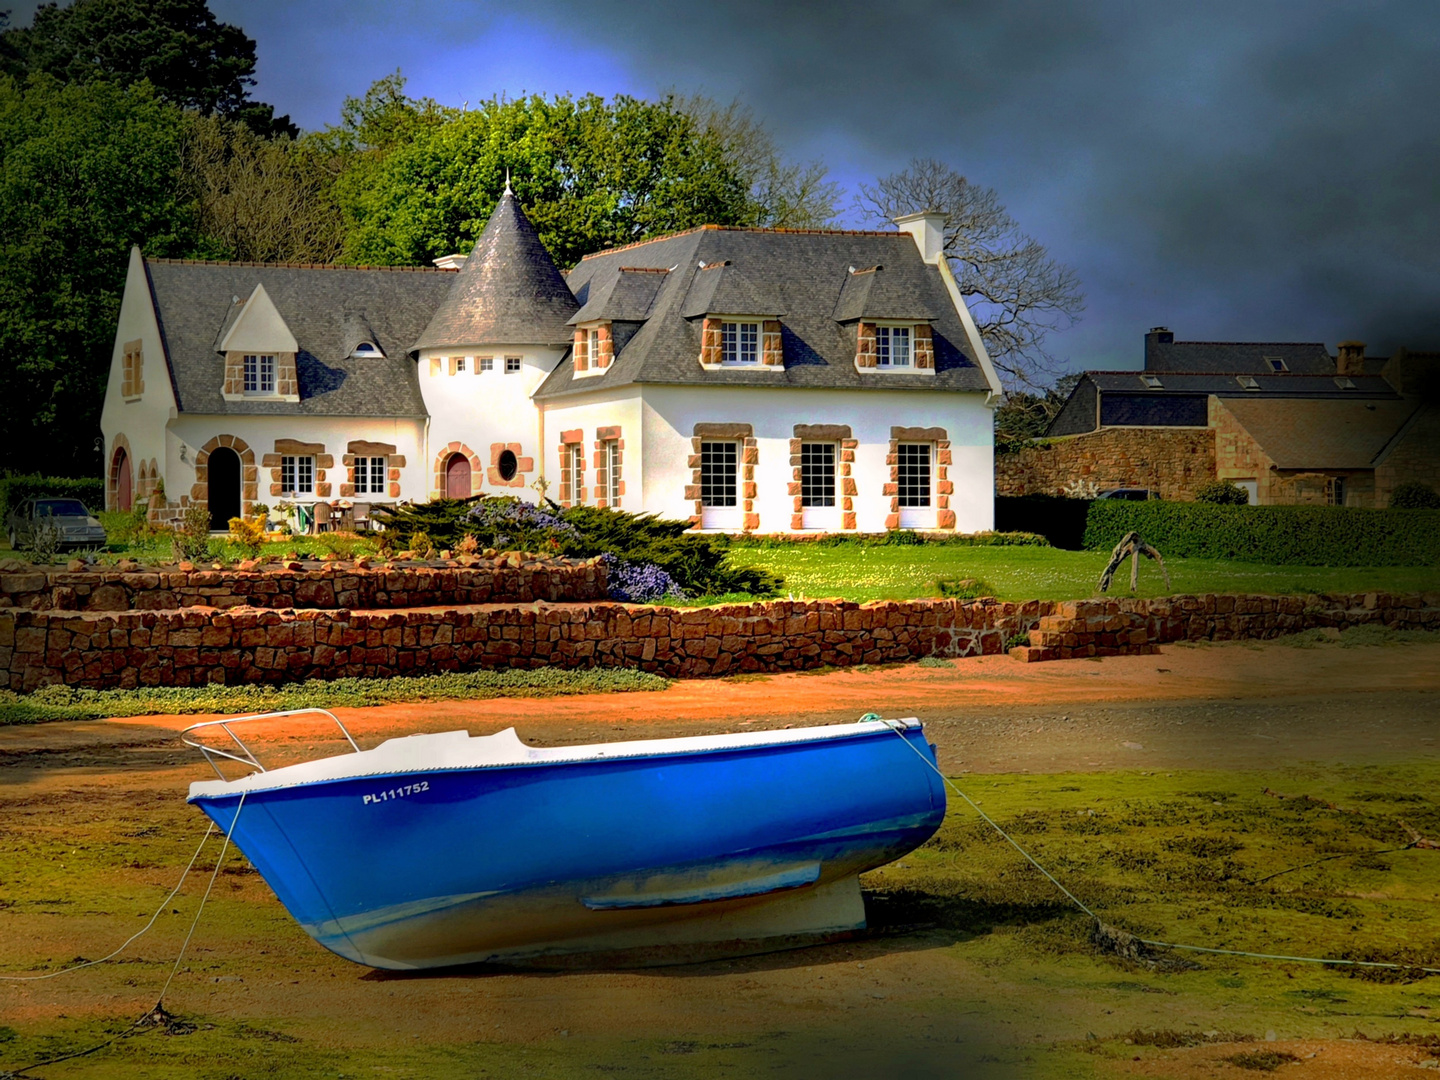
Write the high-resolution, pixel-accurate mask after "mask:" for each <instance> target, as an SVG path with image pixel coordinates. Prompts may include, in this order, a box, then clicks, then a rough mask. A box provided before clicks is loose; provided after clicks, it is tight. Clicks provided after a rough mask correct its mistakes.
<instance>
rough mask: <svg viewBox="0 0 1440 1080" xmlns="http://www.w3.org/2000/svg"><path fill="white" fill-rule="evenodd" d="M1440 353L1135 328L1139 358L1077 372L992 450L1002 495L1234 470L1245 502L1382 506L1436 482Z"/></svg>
mask: <svg viewBox="0 0 1440 1080" xmlns="http://www.w3.org/2000/svg"><path fill="white" fill-rule="evenodd" d="M1437 373H1440V354H1435V353H1412V352H1409V351H1407V350H1404V349H1402V350H1400V351H1399V352H1397V353H1396V354H1395V355H1394V356H1391V357H1367V356H1366V355H1365V346H1364V345H1363V344H1361V343H1360V342H1355V341H1346V342H1341V343H1340V346H1339V348H1338V351H1337V354H1336V355H1334V356H1332V355H1331V354H1330V352H1329V351H1328V350H1327V349H1326V347H1325V346H1324V345H1323V344H1310V343H1307V344H1293V343H1275V342H1212V341H1176V340H1175V335H1174V334H1173V333H1172V332H1171V331H1170V330H1168V329H1166V328H1165V327H1156V328H1155V329H1153V330H1151V331H1150V332H1149V333H1148V334H1146V335H1145V366H1144V368H1143V369H1142V370H1140V371H1133V370H1132V371H1086V372H1084V373H1082V375H1081V377H1080V380H1079V382H1078V383H1077V384H1076V386H1075V388H1074V390H1073V391H1072V392H1071V394H1070V396H1069V398H1067V399H1066V401H1065V404H1064V406H1063V407H1062V408H1061V410H1060V412H1059V413H1058V414H1057V415H1056V416H1055V418H1054V420H1053V421H1052V422H1051V424H1050V427H1049V430H1048V431H1047V432H1046V438H1045V439H1044V440H1042V441H1041V442H1040V443H1039V444H1038V445H1035V446H1031V447H1027V448H1025V449H1023V450H1021V451H1020V452H1019V453H1016V454H1009V455H1003V456H1002V457H1000V458H999V459H998V461H997V475H996V489H997V493H998V494H1001V495H1027V494H1047V495H1059V494H1066V493H1067V492H1074V491H1076V490H1077V488H1078V486H1080V485H1085V486H1093V487H1095V488H1098V490H1100V491H1104V490H1106V489H1111V488H1148V489H1149V490H1151V491H1152V492H1154V493H1155V494H1157V495H1158V496H1159V497H1161V498H1165V499H1189V498H1193V497H1194V492H1195V490H1196V489H1197V488H1198V487H1200V486H1201V485H1202V484H1205V483H1208V482H1210V481H1213V480H1216V479H1220V480H1230V481H1233V482H1234V483H1236V484H1238V485H1239V486H1240V487H1242V488H1244V489H1246V491H1248V492H1249V495H1250V501H1251V502H1252V503H1257V504H1264V505H1273V504H1280V503H1321V504H1331V505H1341V506H1370V507H1383V506H1386V505H1388V502H1389V497H1390V493H1391V492H1392V491H1393V490H1394V489H1395V487H1396V485H1398V484H1400V483H1404V482H1406V481H1410V480H1419V481H1421V482H1423V483H1427V484H1430V485H1432V486H1440V408H1437V407H1436V405H1435V404H1434V396H1433V393H1432V390H1433V388H1434V386H1435V383H1436V375H1437Z"/></svg>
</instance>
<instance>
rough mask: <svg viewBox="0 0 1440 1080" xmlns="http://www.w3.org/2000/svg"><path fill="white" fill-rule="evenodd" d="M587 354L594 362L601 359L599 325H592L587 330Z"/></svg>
mask: <svg viewBox="0 0 1440 1080" xmlns="http://www.w3.org/2000/svg"><path fill="white" fill-rule="evenodd" d="M585 355H586V356H588V357H589V358H590V361H591V363H592V364H595V363H596V361H598V360H599V359H600V328H599V327H598V326H592V327H591V328H590V329H589V330H587V331H585ZM596 366H598V365H596Z"/></svg>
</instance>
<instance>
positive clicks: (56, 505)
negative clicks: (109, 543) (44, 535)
mask: <svg viewBox="0 0 1440 1080" xmlns="http://www.w3.org/2000/svg"><path fill="white" fill-rule="evenodd" d="M41 522H46V523H52V524H54V525H55V526H56V527H57V528H59V530H60V548H61V550H64V549H65V548H91V547H100V546H102V545H103V544H104V543H105V526H104V525H101V524H100V522H99V521H97V520H96V519H95V517H94V516H93V515H92V514H91V513H90V511H89V510H86V509H85V504H84V503H82V502H81V501H80V500H79V499H26V500H25V501H24V502H22V503H21V504H20V505H19V506H17V507H15V509H13V510H11V511H10V514H9V516H8V517H7V518H6V519H5V527H6V530H7V532H9V534H10V547H11V549H12V550H19V549H21V548H25V547H29V546H30V543H31V540H32V538H33V537H34V535H35V526H36V525H37V524H39V523H41Z"/></svg>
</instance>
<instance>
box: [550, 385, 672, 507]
mask: <svg viewBox="0 0 1440 1080" xmlns="http://www.w3.org/2000/svg"><path fill="white" fill-rule="evenodd" d="M643 423H644V421H643V414H642V405H641V400H640V387H639V386H637V385H635V384H633V383H632V384H630V385H628V386H622V387H619V388H618V389H617V390H616V391H614V392H613V394H612V393H609V392H597V393H594V394H584V395H576V396H574V397H566V398H563V399H561V400H560V401H559V402H549V403H547V404H546V406H545V415H544V426H545V479H546V482H547V485H548V487H547V490H546V495H547V496H549V497H550V498H551V499H554V500H555V501H556V502H562V501H563V492H562V490H561V476H562V473H561V468H560V452H561V443H560V439H561V436H562V434H563V433H564V432H567V431H575V430H577V429H578V430H579V431H581V432H582V443H581V445H582V446H583V447H584V452H585V471H584V487H585V491H586V498H585V502H586V503H587V504H589V505H591V506H593V505H595V502H596V492H595V443H596V440H597V434H596V433H597V431H598V430H599V429H600V428H602V427H619V428H620V438H621V441H622V442H623V443H624V446H623V447H622V449H621V464H620V478H621V480H622V481H624V484H625V490H624V494H623V495H622V496H621V498H620V503H619V507H620V509H621V510H629V511H632V512H637V513H638V512H639V511H641V510H642V509H644V508H645V504H644V490H645V488H644V483H645V472H644V461H643V459H642V446H643V442H644V440H643V434H642V427H643ZM686 516H688V515H686Z"/></svg>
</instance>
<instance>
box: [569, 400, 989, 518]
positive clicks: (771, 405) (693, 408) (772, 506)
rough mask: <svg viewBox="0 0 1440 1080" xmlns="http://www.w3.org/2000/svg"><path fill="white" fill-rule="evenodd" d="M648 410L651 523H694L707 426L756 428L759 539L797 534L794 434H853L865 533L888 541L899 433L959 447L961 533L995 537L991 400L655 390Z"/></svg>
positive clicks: (954, 498)
mask: <svg viewBox="0 0 1440 1080" xmlns="http://www.w3.org/2000/svg"><path fill="white" fill-rule="evenodd" d="M642 402H643V419H642V424H641V443H642V447H643V453H644V462H645V468H644V473H643V481H644V493H645V494H644V500H645V501H644V506H643V509H645V510H646V511H649V512H651V513H655V514H659V515H662V516H664V517H671V518H682V519H683V518H688V517H690V516H691V514H693V513H694V504H693V502H692V501H691V500H688V499H686V498H685V488H686V486H687V485H690V484H693V483H694V479H693V477H694V473H693V470H692V468H691V465H690V456H691V454H692V453H693V450H692V444H691V437H692V434H693V432H694V429H695V425H696V424H697V423H745V424H750V425H751V426H752V427H753V429H754V433H755V438H756V441H757V443H758V451H759V461H758V463H757V465H756V469H755V484H756V498H755V506H754V509H755V511H756V512H757V513H758V514H759V516H760V523H759V531H760V532H786V531H789V530H790V527H791V515H792V514H793V512H794V496H793V495H792V494H791V493H790V484H791V483H792V482H793V479H794V472H793V466H792V465H791V464H790V439H791V438H792V436H793V430H794V425H796V424H848V425H849V426H850V428H851V431H852V435H853V437H854V438H855V439H856V440H857V441H858V442H859V446H858V447H857V449H856V454H855V465H854V479H855V481H856V488H857V494H856V496H855V502H854V505H855V512H856V522H855V524H856V528H857V530H858V531H861V532H880V531H883V530H884V529H885V527H886V522H885V519H886V517H887V516H888V515H889V513H890V497H889V496H888V495H885V494H884V485H886V484H888V483H890V466H889V464H888V463H887V460H886V458H887V455H888V453H889V450H890V429H891V427H892V426H901V427H941V428H944V429H945V430H946V432H947V433H948V435H949V437H950V445H951V455H952V464H951V465H950V466H948V469H947V472H948V477H949V480H950V481H951V483H952V484H953V485H954V492H953V494H952V495H951V499H950V508H951V509H952V510H954V511H955V516H956V521H955V528H956V529H957V530H958V531H960V532H978V531H982V530H986V529H992V528H994V525H995V497H994V441H993V437H992V431H993V414H992V411H991V409H990V408H989V407H988V406H987V405H986V395H985V394H983V393H973V394H972V393H946V392H938V391H922V392H916V391H913V390H911V391H905V390H884V389H875V390H819V389H817V390H808V389H794V388H789V387H785V388H781V387H775V388H760V387H755V388H752V387H723V388H722V387H715V388H708V387H694V386H655V385H645V386H644V387H643V388H642ZM547 423H548V422H547ZM628 447H629V443H628V441H627V449H628ZM627 490H628V489H627ZM627 509H633V508H630V507H627Z"/></svg>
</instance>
